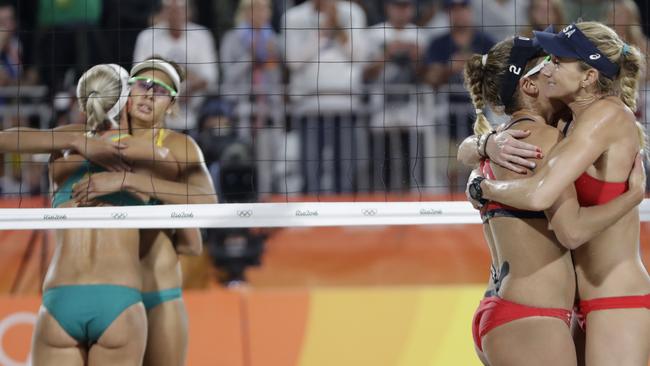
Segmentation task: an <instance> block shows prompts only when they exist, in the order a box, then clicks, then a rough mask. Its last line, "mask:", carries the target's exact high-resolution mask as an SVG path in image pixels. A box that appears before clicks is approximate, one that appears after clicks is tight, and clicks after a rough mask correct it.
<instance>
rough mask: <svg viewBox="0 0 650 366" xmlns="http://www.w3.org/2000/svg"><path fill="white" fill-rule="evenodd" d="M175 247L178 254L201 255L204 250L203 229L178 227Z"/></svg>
mask: <svg viewBox="0 0 650 366" xmlns="http://www.w3.org/2000/svg"><path fill="white" fill-rule="evenodd" d="M174 249H175V250H176V253H178V254H184V255H200V254H201V252H202V251H203V239H202V238H201V230H199V229H197V228H183V229H176V233H175V235H174Z"/></svg>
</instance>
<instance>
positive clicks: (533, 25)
mask: <svg viewBox="0 0 650 366" xmlns="http://www.w3.org/2000/svg"><path fill="white" fill-rule="evenodd" d="M528 20H529V23H530V26H529V28H528V29H527V30H526V31H525V32H524V34H523V35H524V36H526V37H532V36H533V31H534V30H536V31H543V30H544V29H546V28H547V27H548V26H549V25H552V26H554V27H555V29H556V30H560V29H561V28H563V27H564V25H565V24H567V23H566V20H565V17H564V8H563V7H562V3H561V2H560V0H530V6H529V7H528Z"/></svg>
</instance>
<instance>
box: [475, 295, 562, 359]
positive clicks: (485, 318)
mask: <svg viewBox="0 0 650 366" xmlns="http://www.w3.org/2000/svg"><path fill="white" fill-rule="evenodd" d="M534 316H544V317H551V318H557V319H560V320H562V321H564V322H565V323H566V325H567V326H569V325H570V323H571V310H568V309H557V308H536V307H532V306H527V305H522V304H517V303H514V302H512V301H508V300H504V299H502V298H500V297H497V296H491V297H486V298H484V299H483V300H481V303H480V304H479V306H478V309H476V313H474V321H473V324H472V335H473V337H474V344H475V345H476V347H477V348H478V349H479V350H480V351H481V352H482V351H483V345H482V344H481V343H482V342H481V340H482V339H483V336H485V335H486V334H488V332H490V331H491V330H492V329H494V328H496V327H498V326H500V325H503V324H506V323H509V322H511V321H514V320H518V319H523V318H530V317H534Z"/></svg>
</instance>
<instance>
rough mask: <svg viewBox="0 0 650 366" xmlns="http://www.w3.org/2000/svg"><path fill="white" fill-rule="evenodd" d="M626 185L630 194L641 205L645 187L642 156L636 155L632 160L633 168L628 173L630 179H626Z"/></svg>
mask: <svg viewBox="0 0 650 366" xmlns="http://www.w3.org/2000/svg"><path fill="white" fill-rule="evenodd" d="M627 183H628V186H629V188H628V189H629V190H630V192H633V193H634V194H635V195H636V197H637V199H638V201H639V203H641V201H643V198H644V197H645V185H646V177H645V167H644V165H643V155H641V154H636V158H635V159H634V166H633V167H632V171H631V172H630V177H629V178H628V179H627Z"/></svg>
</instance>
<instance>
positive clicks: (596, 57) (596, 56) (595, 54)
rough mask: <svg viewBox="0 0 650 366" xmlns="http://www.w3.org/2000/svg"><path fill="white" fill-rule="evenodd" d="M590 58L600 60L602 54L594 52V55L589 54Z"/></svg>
mask: <svg viewBox="0 0 650 366" xmlns="http://www.w3.org/2000/svg"><path fill="white" fill-rule="evenodd" d="M589 58H590V59H592V60H598V59H599V58H600V54H598V53H594V54H592V55H589Z"/></svg>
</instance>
